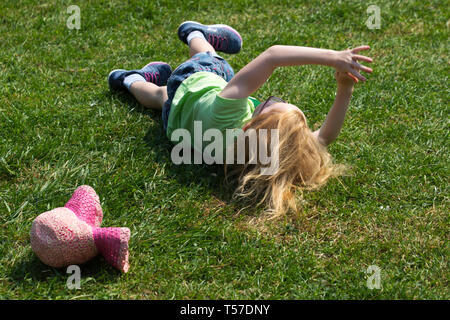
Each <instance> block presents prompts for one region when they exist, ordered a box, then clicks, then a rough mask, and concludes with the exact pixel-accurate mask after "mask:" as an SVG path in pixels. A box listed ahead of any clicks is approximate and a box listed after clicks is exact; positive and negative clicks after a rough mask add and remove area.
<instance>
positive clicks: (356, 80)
mask: <svg viewBox="0 0 450 320" xmlns="http://www.w3.org/2000/svg"><path fill="white" fill-rule="evenodd" d="M347 75H348V76H349V77H350V78H352V79H353V81H355V83H358V78H357V77H355V76H354V75H352V74H351V73H350V72H347Z"/></svg>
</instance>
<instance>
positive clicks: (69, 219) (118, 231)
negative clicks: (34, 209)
mask: <svg viewBox="0 0 450 320" xmlns="http://www.w3.org/2000/svg"><path fill="white" fill-rule="evenodd" d="M102 219H103V212H102V207H101V206H100V199H99V197H98V195H97V193H95V191H94V189H92V188H91V187H90V186H80V187H78V188H77V189H76V190H75V192H74V194H73V195H72V198H71V199H70V200H69V202H67V203H66V205H65V206H64V207H62V208H56V209H53V210H51V211H47V212H44V213H42V214H40V215H39V216H38V217H37V218H36V219H35V220H34V221H33V225H32V226H31V233H30V235H31V247H32V249H33V251H34V253H36V255H37V256H38V257H39V259H40V260H41V261H42V262H43V263H45V264H47V265H49V266H52V267H55V268H58V267H66V266H69V265H72V264H81V263H84V262H86V261H88V260H89V259H91V258H93V257H95V256H96V255H97V254H99V253H100V254H101V255H102V256H103V257H104V258H105V259H106V261H108V262H109V263H110V264H111V265H113V266H114V267H115V268H117V269H119V270H120V271H122V272H127V271H128V269H129V267H130V265H129V263H128V241H129V240H130V229H128V228H101V227H100V225H101V223H102Z"/></svg>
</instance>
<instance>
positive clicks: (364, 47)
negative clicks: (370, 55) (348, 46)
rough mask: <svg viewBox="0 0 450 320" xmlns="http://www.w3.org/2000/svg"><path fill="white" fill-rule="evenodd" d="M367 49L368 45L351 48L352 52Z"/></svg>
mask: <svg viewBox="0 0 450 320" xmlns="http://www.w3.org/2000/svg"><path fill="white" fill-rule="evenodd" d="M369 49H370V47H369V46H359V47H356V48H353V49H352V50H351V52H352V53H358V52H360V51H362V50H369Z"/></svg>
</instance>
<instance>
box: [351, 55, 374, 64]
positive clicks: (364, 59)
mask: <svg viewBox="0 0 450 320" xmlns="http://www.w3.org/2000/svg"><path fill="white" fill-rule="evenodd" d="M353 60H361V61H365V62H373V60H372V58H369V57H366V56H362V55H359V54H354V55H353Z"/></svg>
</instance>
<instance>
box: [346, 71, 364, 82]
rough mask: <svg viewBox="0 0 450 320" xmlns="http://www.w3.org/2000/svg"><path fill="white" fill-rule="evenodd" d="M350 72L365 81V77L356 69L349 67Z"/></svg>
mask: <svg viewBox="0 0 450 320" xmlns="http://www.w3.org/2000/svg"><path fill="white" fill-rule="evenodd" d="M350 73H351V74H352V75H354V76H355V77H356V78H358V79H359V80H361V81H366V80H367V79H366V78H364V77H363V76H362V75H361V74H360V73H359V72H358V71H356V70H355V69H351V70H350Z"/></svg>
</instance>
